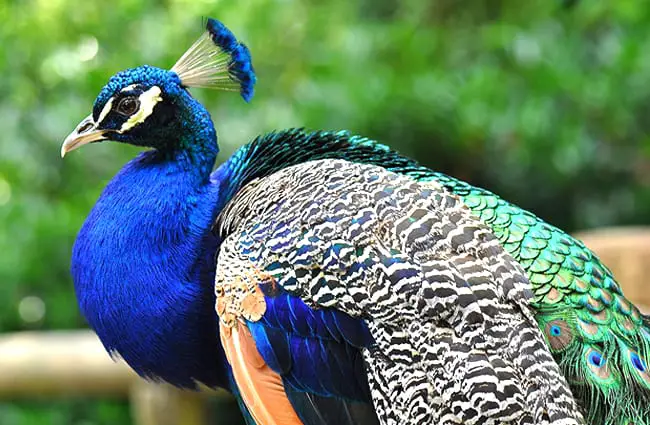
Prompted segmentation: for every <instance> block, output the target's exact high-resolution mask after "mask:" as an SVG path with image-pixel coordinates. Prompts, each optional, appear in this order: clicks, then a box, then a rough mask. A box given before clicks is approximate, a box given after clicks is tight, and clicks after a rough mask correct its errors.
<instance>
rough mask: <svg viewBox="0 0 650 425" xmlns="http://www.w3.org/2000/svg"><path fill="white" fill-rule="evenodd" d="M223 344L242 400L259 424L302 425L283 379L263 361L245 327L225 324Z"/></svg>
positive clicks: (222, 329)
mask: <svg viewBox="0 0 650 425" xmlns="http://www.w3.org/2000/svg"><path fill="white" fill-rule="evenodd" d="M220 328H221V332H220V334H221V343H222V344H223V347H224V349H225V351H226V357H227V358H228V362H230V366H231V367H232V370H233V375H234V376H235V381H236V382H237V386H238V387H239V391H240V392H241V395H242V398H243V399H244V403H245V404H246V407H248V410H249V411H250V413H251V415H252V416H253V419H255V422H257V424H258V425H302V422H301V421H300V419H298V415H297V414H296V412H295V410H294V409H293V406H291V403H290V402H289V399H288V398H287V395H286V393H285V392H284V385H283V384H282V378H281V377H280V375H278V374H277V373H275V372H274V371H273V370H271V368H270V367H269V366H268V365H267V364H266V363H265V362H264V359H263V358H262V356H261V355H260V353H259V351H257V347H256V346H255V340H254V339H253V336H252V335H251V333H250V331H249V330H248V328H247V327H246V325H245V324H244V323H242V322H238V323H237V324H236V325H235V326H233V327H232V328H227V327H225V326H224V325H223V324H221V325H220Z"/></svg>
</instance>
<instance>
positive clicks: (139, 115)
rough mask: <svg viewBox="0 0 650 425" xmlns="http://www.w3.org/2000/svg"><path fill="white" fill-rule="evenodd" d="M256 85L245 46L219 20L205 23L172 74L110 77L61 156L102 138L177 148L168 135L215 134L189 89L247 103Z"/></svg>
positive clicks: (135, 71) (141, 70) (154, 71)
mask: <svg viewBox="0 0 650 425" xmlns="http://www.w3.org/2000/svg"><path fill="white" fill-rule="evenodd" d="M255 81H256V78H255V72H254V70H253V65H252V62H251V57H250V53H249V51H248V48H247V47H246V46H245V45H244V44H243V43H240V42H238V41H237V39H236V38H235V36H234V35H233V34H232V32H230V30H229V29H228V28H226V27H225V26H224V25H223V24H222V23H221V22H219V21H217V20H215V19H208V21H207V25H206V31H205V32H204V33H203V35H202V36H201V37H200V38H199V39H198V40H197V41H196V42H195V43H194V44H193V45H192V47H190V49H189V50H188V51H187V52H185V54H184V55H183V56H182V57H181V58H180V59H179V60H178V61H177V62H176V64H175V65H174V66H173V67H172V69H171V70H165V69H161V68H156V67H153V66H148V65H143V66H139V67H137V68H132V69H127V70H124V71H121V72H119V73H117V74H115V75H114V76H113V77H111V79H110V80H109V81H108V83H107V84H106V85H105V86H104V87H103V88H102V90H101V92H100V93H99V95H98V96H97V99H95V104H94V106H93V111H92V113H91V114H90V115H88V117H86V118H85V119H84V120H82V121H81V122H80V123H79V125H77V127H76V128H75V130H74V131H73V132H72V133H70V135H69V136H68V137H67V138H66V139H65V141H64V142H63V145H62V146H61V156H65V154H66V153H68V152H70V151H72V150H75V149H77V148H79V147H81V146H83V145H86V144H88V143H93V142H100V141H103V140H113V141H117V142H123V143H129V144H132V145H137V146H147V147H152V148H156V149H160V150H169V149H174V148H178V147H180V145H179V144H181V143H183V140H182V139H179V138H178V137H173V136H174V135H179V134H184V133H186V132H187V130H191V128H188V126H190V127H191V126H195V127H197V128H196V130H197V131H212V132H214V128H213V126H212V122H211V121H210V116H209V114H208V113H207V111H205V109H204V108H203V106H201V105H200V104H199V103H198V102H197V101H196V100H195V99H194V98H193V97H192V96H191V95H190V93H189V91H188V88H190V87H206V88H217V89H221V90H228V91H239V93H240V94H241V96H242V97H243V98H244V100H245V101H247V102H248V101H250V99H251V98H252V97H253V88H254V86H255ZM170 136H172V137H170Z"/></svg>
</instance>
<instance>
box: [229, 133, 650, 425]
mask: <svg viewBox="0 0 650 425" xmlns="http://www.w3.org/2000/svg"><path fill="white" fill-rule="evenodd" d="M278 144H280V145H284V146H286V148H287V150H291V152H292V153H291V154H290V155H291V156H292V158H291V159H292V160H294V161H295V162H300V161H304V160H316V159H325V158H342V159H347V160H349V161H353V162H362V163H369V164H375V165H379V166H382V167H384V168H387V169H390V170H392V171H395V172H398V173H401V174H405V175H408V176H410V177H412V178H413V179H415V180H418V181H430V180H435V181H437V182H438V183H440V184H442V185H443V186H444V187H446V188H447V189H448V190H449V191H450V192H453V193H455V194H457V195H458V196H460V197H461V198H462V199H463V201H464V202H465V204H466V205H467V206H468V207H469V208H470V209H471V210H472V211H473V213H474V214H476V216H477V217H479V218H480V219H481V220H482V221H484V222H485V223H487V224H488V225H489V226H490V227H491V228H492V230H493V232H494V234H495V235H496V236H497V238H498V239H499V241H500V242H501V244H502V245H503V246H504V247H505V249H506V250H507V251H508V252H509V253H510V254H511V255H512V256H513V257H514V258H516V259H517V260H518V261H519V262H520V263H521V265H522V266H523V267H524V269H525V270H526V271H527V273H528V277H529V279H530V282H531V286H532V291H533V298H532V305H533V307H534V309H535V310H536V318H537V321H538V323H539V326H540V329H541V330H542V332H543V333H544V335H545V337H546V340H547V343H548V345H549V348H550V350H551V352H552V353H553V355H554V357H555V359H556V361H557V362H558V364H559V365H560V367H561V369H562V371H563V373H564V375H565V377H566V379H567V381H568V382H569V383H570V385H571V388H572V391H573V392H574V395H575V396H576V397H577V398H578V399H579V401H580V403H581V405H582V406H583V409H584V414H585V417H586V418H587V421H588V423H589V424H592V425H619V424H620V425H623V424H625V425H630V424H632V423H633V424H635V425H640V424H647V425H650V419H649V418H650V397H649V395H650V376H649V371H648V369H647V363H646V359H648V358H649V357H648V356H649V354H650V331H649V330H650V327H648V324H647V323H646V322H645V320H647V319H645V318H644V317H643V316H642V315H641V314H640V312H639V310H638V309H637V308H636V307H635V306H634V305H633V304H632V303H631V302H630V301H628V300H627V299H626V298H625V297H624V296H623V293H622V291H621V288H620V287H619V285H618V284H617V283H616V280H615V279H614V277H613V276H612V273H611V271H610V270H609V269H608V268H607V267H606V266H605V265H603V264H602V263H601V262H600V260H599V259H598V257H597V256H596V255H595V254H594V253H593V252H592V251H590V250H589V249H588V248H587V247H585V245H584V244H583V243H582V242H580V241H579V240H577V239H575V238H573V237H571V236H570V235H568V234H566V233H565V232H563V231H562V230H560V229H558V228H556V227H554V226H551V225H550V224H548V223H546V222H544V221H543V220H541V219H540V218H538V217H537V216H535V215H534V214H532V213H530V212H528V211H525V210H523V209H521V208H519V207H517V206H515V205H513V204H511V203H509V202H507V201H505V200H503V199H501V198H499V197H498V196H497V195H495V194H493V193H491V192H489V191H486V190H484V189H480V188H476V187H473V186H471V185H469V184H467V183H465V182H462V181H460V180H456V179H454V178H452V177H449V176H447V175H445V174H442V173H437V172H434V171H432V170H430V169H428V168H425V167H422V166H420V165H419V164H418V163H417V162H415V161H413V160H411V159H409V158H406V157H404V156H402V155H399V154H398V153H396V152H395V151H393V150H391V149H390V148H388V147H386V146H384V145H381V144H379V143H377V142H375V141H372V140H369V139H365V138H361V137H357V136H352V135H350V134H349V133H347V132H313V133H309V132H305V131H303V130H300V129H294V130H287V131H283V132H278V133H270V134H267V135H264V136H262V137H260V138H258V139H256V140H255V141H254V142H253V143H252V144H251V145H249V146H250V149H249V152H248V153H251V152H253V151H254V150H259V149H264V150H265V149H268V148H269V146H271V145H274V146H277V145H278ZM242 154H243V155H245V154H246V152H242ZM283 156H284V159H285V160H286V157H287V155H286V154H284V155H283ZM243 160H245V159H243ZM244 162H245V161H244ZM287 165H290V164H287V163H285V164H284V166H287ZM275 167H277V166H276V165H274V160H273V158H268V161H267V162H265V163H261V164H257V167H255V168H252V169H255V170H257V172H259V173H260V174H263V173H265V172H268V169H269V168H275Z"/></svg>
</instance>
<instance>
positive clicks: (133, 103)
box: [117, 96, 140, 116]
mask: <svg viewBox="0 0 650 425" xmlns="http://www.w3.org/2000/svg"><path fill="white" fill-rule="evenodd" d="M139 107H140V101H139V100H138V98H137V97H135V96H127V97H125V98H123V99H122V100H120V103H118V104H117V112H118V113H120V114H122V115H126V116H130V115H133V114H134V113H135V111H137V110H138V108H139Z"/></svg>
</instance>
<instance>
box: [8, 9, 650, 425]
mask: <svg viewBox="0 0 650 425" xmlns="http://www.w3.org/2000/svg"><path fill="white" fill-rule="evenodd" d="M205 16H212V17H216V18H218V19H220V20H222V21H224V22H225V23H226V24H227V25H228V26H229V27H231V28H232V29H233V31H235V33H236V34H237V35H238V36H239V37H240V38H241V39H242V40H245V41H246V42H247V44H248V45H249V46H250V48H251V51H252V54H253V58H254V62H255V66H256V69H257V71H258V75H259V85H258V88H257V94H256V98H255V99H254V100H253V102H252V103H251V104H250V105H246V104H244V103H243V102H242V101H241V99H239V98H238V97H237V96H232V95H228V94H224V93H218V92H208V91H201V90H196V91H195V93H196V96H197V97H199V98H200V99H201V100H203V101H204V102H205V104H206V105H207V106H208V108H209V110H210V111H211V112H212V114H213V117H214V120H215V122H216V125H217V127H218V133H219V137H220V143H221V146H222V150H223V156H222V157H221V158H222V159H223V158H224V157H225V156H226V155H227V154H229V153H231V152H232V151H233V150H234V149H235V148H236V147H237V146H239V145H241V144H243V143H245V142H246V141H247V140H249V139H251V138H252V137H254V136H255V135H257V134H259V133H262V132H266V131H269V130H272V129H277V128H284V127H290V126H306V127H310V128H325V129H342V128H345V129H348V130H351V131H353V132H355V133H360V134H364V135H367V136H370V137H373V138H376V139H378V140H380V141H382V142H384V143H387V144H390V145H392V146H394V147H396V148H398V149H399V150H401V151H403V152H404V153H406V154H409V155H412V156H414V157H416V158H417V159H419V160H420V161H421V162H423V163H424V164H426V165H428V166H430V167H433V168H435V169H437V170H440V171H444V172H447V173H450V174H452V175H454V176H457V177H460V178H463V179H466V180H468V181H470V182H472V183H474V184H476V185H480V186H483V187H486V188H489V189H491V190H493V191H494V192H497V193H499V194H500V195H502V196H503V197H505V198H507V199H510V200H512V201H514V202H516V203H518V204H519V205H521V206H522V207H525V208H528V209H531V210H532V211H534V212H536V213H537V214H539V215H540V216H542V217H543V218H545V219H547V220H548V221H550V222H552V223H554V224H556V225H559V226H561V227H563V228H565V229H567V230H575V229H578V228H589V227H596V226H603V225H614V224H627V223H647V222H648V219H647V217H649V216H650V190H648V185H649V184H650V143H649V139H648V137H649V136H648V134H649V130H650V119H648V116H647V114H648V113H649V112H650V56H649V55H648V54H647V52H648V51H650V8H648V7H647V2H645V1H643V0H602V1H598V2H593V1H571V0H565V1H559V0H558V1H550V0H529V1H526V2H521V1H505V0H475V1H473V2H461V1H459V0H436V1H425V0H359V1H356V2H354V1H348V0H330V1H328V2H320V1H316V0H309V1H307V0H304V1H297V0H293V1H292V0H249V1H246V2H237V1H216V0H166V1H154V0H114V1H111V2H85V1H78V2H75V1H71V0H25V1H17V0H14V1H11V0H0V22H3V24H2V25H1V26H0V74H1V75H2V78H0V227H1V228H0V253H1V255H0V282H1V283H0V331H4V332H6V331H18V330H24V329H53V328H76V327H82V326H84V322H83V320H82V318H81V317H80V316H79V313H78V311H77V308H76V302H75V299H74V293H73V289H72V283H71V281H70V278H69V275H68V263H69V255H70V248H71V246H72V243H73V241H74V237H75V234H76V232H77V231H78V229H79V227H80V226H81V224H82V222H83V220H84V217H85V216H86V214H87V213H88V211H89V209H90V208H91V206H92V205H93V203H94V201H95V199H96V198H97V196H98V195H99V192H100V191H101V189H102V187H103V186H104V185H105V184H106V182H107V181H108V180H109V179H110V178H111V176H113V174H114V173H115V172H116V171H117V170H118V169H119V167H120V166H121V165H122V164H123V163H124V162H125V161H126V160H127V159H128V158H130V157H132V156H133V155H134V153H135V150H134V149H133V148H131V147H128V146H123V145H119V146H118V145H116V144H112V143H104V144H99V145H94V146H92V147H87V148H85V149H83V150H81V151H79V152H74V153H73V154H71V155H70V156H69V157H68V158H66V160H65V161H61V160H60V159H59V147H60V143H61V142H62V140H63V138H64V137H65V135H66V134H67V133H68V132H69V131H71V130H72V129H73V128H74V126H75V125H76V124H77V123H78V122H79V121H80V120H81V119H82V118H83V117H84V116H86V115H87V114H88V113H89V112H90V110H91V105H92V101H93V99H94V97H95V96H96V94H97V93H98V92H99V90H100V88H101V87H102V85H103V84H104V83H105V82H106V80H107V79H108V78H109V77H110V76H111V75H112V74H113V73H115V72H117V71H119V70H121V69H123V68H127V67H133V66H138V65H141V64H143V63H149V64H151V65H156V66H160V67H170V66H171V65H172V64H173V63H174V62H175V60H176V59H177V58H178V57H179V55H181V54H182V53H183V51H184V49H186V48H187V47H188V46H189V45H190V44H191V42H192V41H193V40H194V39H195V38H196V37H197V36H198V35H199V33H200V32H201V31H202V28H201V25H202V23H201V21H202V17H205ZM39 406H41V407H39ZM127 417H128V412H127V410H126V406H125V404H124V403H116V402H111V401H103V402H97V403H95V402H93V403H88V402H82V401H75V400H72V401H65V402H61V403H57V404H54V403H52V404H47V406H46V405H44V404H38V403H36V404H34V403H18V404H8V403H4V404H0V423H2V424H8V425H27V424H41V423H48V424H55V425H59V424H60V425H63V424H122V423H124V422H125V421H126V420H127V419H126V418H127Z"/></svg>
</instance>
